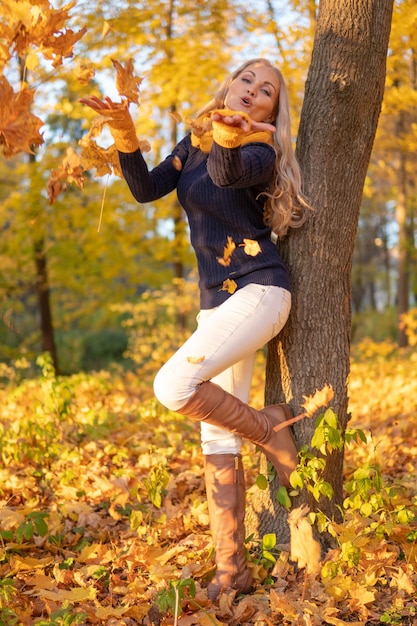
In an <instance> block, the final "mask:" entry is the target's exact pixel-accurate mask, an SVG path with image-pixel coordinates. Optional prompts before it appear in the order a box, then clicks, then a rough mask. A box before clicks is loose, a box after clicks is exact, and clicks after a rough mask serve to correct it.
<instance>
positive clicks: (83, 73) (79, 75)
mask: <svg viewBox="0 0 417 626" xmlns="http://www.w3.org/2000/svg"><path fill="white" fill-rule="evenodd" d="M95 73H96V70H95V68H94V65H93V64H92V63H80V65H79V66H78V67H77V68H76V69H75V72H74V74H75V78H76V79H77V81H78V82H79V83H80V85H88V83H89V82H90V81H91V80H92V79H93V78H94V75H95Z"/></svg>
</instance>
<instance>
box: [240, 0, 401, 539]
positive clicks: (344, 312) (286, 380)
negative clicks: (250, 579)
mask: <svg viewBox="0 0 417 626" xmlns="http://www.w3.org/2000/svg"><path fill="white" fill-rule="evenodd" d="M392 9H393V0H321V2H320V6H319V10H318V16H317V30H316V34H315V40H314V47H313V53H312V59H311V65H310V68H309V72H308V76H307V81H306V86H305V98H304V104H303V109H302V113H301V120H300V127H299V134H298V141H297V156H298V160H299V162H300V164H301V168H302V171H303V179H304V186H305V191H306V193H307V195H308V197H309V198H310V200H311V203H312V205H313V206H314V209H315V211H314V214H313V215H312V217H311V219H309V221H308V223H307V224H306V225H304V226H303V227H302V228H301V229H300V230H295V231H293V232H292V233H291V234H290V236H289V237H287V238H286V240H284V241H283V242H282V243H281V245H280V250H281V253H282V255H283V257H284V259H285V260H286V262H287V264H288V266H289V269H290V274H291V280H292V287H293V307H292V312H291V315H290V319H289V322H288V323H287V325H286V327H285V328H284V330H283V332H282V333H281V334H280V336H279V337H278V338H277V339H276V340H275V341H273V342H271V344H270V345H269V346H268V361H267V375H266V403H267V404H269V403H272V402H277V401H282V400H286V401H287V402H289V403H290V404H291V406H292V409H293V410H294V412H295V414H297V412H298V411H299V410H300V404H301V403H302V402H303V395H312V394H313V393H314V392H315V390H316V389H321V388H322V387H323V386H324V385H326V384H327V385H331V386H332V387H333V390H334V400H333V403H332V407H333V409H334V410H335V412H336V413H337V415H338V417H339V422H340V425H341V427H342V428H343V429H345V427H346V424H347V422H348V419H349V416H348V392H347V378H348V375H349V368H350V363H349V356H350V323H351V266H352V256H353V248H354V243H355V237H356V231H357V225H358V219H359V209H360V204H361V198H362V190H363V184H364V180H365V175H366V171H367V167H368V163H369V158H370V154H371V149H372V145H373V140H374V136H375V131H376V127H377V122H378V117H379V113H380V109H381V103H382V99H383V93H384V83H385V71H386V56H387V49H388V41H389V34H390V27H391V20H392ZM294 432H295V435H296V438H297V441H298V443H299V444H302V443H305V444H309V443H310V440H311V437H312V435H313V432H314V423H313V421H312V420H304V421H302V422H298V423H297V424H295V426H294ZM342 469H343V452H340V453H337V454H333V455H332V456H331V457H328V459H327V467H326V474H325V479H326V480H327V481H328V482H330V483H331V485H332V486H333V489H334V492H335V496H334V500H333V501H323V502H320V509H321V510H323V511H324V512H325V513H326V514H327V515H329V516H330V517H331V516H333V514H334V513H335V511H336V508H335V505H336V504H340V503H341V502H342V495H343V494H342V487H343V476H342ZM277 486H278V485H277V483H276V481H274V482H273V483H272V484H271V487H270V489H269V490H267V491H260V490H258V491H254V493H253V496H252V498H251V500H250V503H249V507H248V517H247V527H248V530H249V532H255V533H257V534H259V535H261V536H262V535H263V534H264V533H267V532H275V533H276V534H277V538H278V541H279V542H283V541H287V540H288V528H287V524H286V511H285V510H284V509H283V507H281V506H279V505H277V503H276V498H275V493H276V488H277ZM301 500H303V501H304V502H308V504H310V505H314V504H313V503H311V502H310V501H308V498H307V496H306V494H302V495H301V497H300V498H298V499H297V501H295V502H294V504H299V503H300V501H301Z"/></svg>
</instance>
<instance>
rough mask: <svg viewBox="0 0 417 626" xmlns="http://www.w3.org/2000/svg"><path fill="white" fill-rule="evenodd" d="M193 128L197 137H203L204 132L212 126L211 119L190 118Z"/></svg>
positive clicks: (189, 121)
mask: <svg viewBox="0 0 417 626" xmlns="http://www.w3.org/2000/svg"><path fill="white" fill-rule="evenodd" d="M188 123H189V124H190V126H191V129H192V131H193V133H194V135H195V136H196V137H202V136H203V135H204V133H206V132H207V131H210V130H211V128H212V124H211V120H210V119H208V118H204V119H203V120H188Z"/></svg>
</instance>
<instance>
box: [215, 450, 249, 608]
mask: <svg viewBox="0 0 417 626" xmlns="http://www.w3.org/2000/svg"><path fill="white" fill-rule="evenodd" d="M205 477H206V491H207V502H208V509H209V516H210V528H211V532H212V535H213V541H214V558H215V562H216V573H215V575H214V577H213V578H212V580H211V581H210V582H209V584H208V586H207V594H208V597H209V598H210V599H211V600H215V599H216V598H217V597H218V595H219V593H220V592H221V591H222V590H228V589H236V591H237V592H238V593H248V592H249V591H250V589H251V588H252V584H253V581H252V576H251V573H250V570H249V568H248V565H247V563H246V553H245V546H244V541H245V528H244V522H245V475H244V472H243V466H242V458H241V456H240V455H235V454H209V455H207V456H205Z"/></svg>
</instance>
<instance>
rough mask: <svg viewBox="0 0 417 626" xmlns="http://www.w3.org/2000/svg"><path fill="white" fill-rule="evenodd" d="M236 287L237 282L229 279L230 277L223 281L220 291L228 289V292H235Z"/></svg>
mask: <svg viewBox="0 0 417 626" xmlns="http://www.w3.org/2000/svg"><path fill="white" fill-rule="evenodd" d="M236 289H237V283H236V282H235V281H234V280H231V279H230V278H226V280H224V281H223V286H222V288H221V290H220V291H228V292H229V293H235V291H236Z"/></svg>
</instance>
